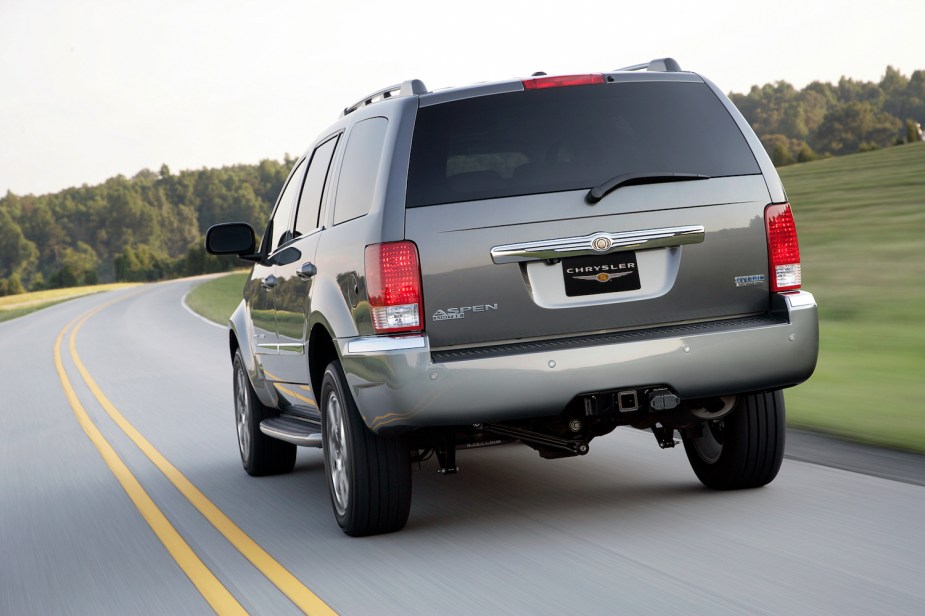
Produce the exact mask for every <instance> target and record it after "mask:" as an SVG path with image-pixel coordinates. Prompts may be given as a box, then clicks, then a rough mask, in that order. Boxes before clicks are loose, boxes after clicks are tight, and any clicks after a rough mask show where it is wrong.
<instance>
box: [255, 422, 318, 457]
mask: <svg viewBox="0 0 925 616" xmlns="http://www.w3.org/2000/svg"><path fill="white" fill-rule="evenodd" d="M260 431H261V432H263V433H264V434H266V435H267V436H271V437H273V438H276V439H279V440H281V441H286V442H287V443H292V444H293V445H298V446H299V447H316V448H318V449H320V448H321V427H320V426H318V425H317V424H313V423H309V422H307V421H302V420H299V419H293V418H291V417H270V418H269V419H264V420H263V421H261V422H260Z"/></svg>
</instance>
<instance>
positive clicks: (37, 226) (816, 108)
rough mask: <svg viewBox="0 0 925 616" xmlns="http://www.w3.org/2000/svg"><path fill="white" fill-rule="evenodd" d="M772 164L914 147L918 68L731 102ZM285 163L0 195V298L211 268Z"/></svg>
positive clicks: (260, 206)
mask: <svg viewBox="0 0 925 616" xmlns="http://www.w3.org/2000/svg"><path fill="white" fill-rule="evenodd" d="M730 98H731V99H732V101H733V102H734V103H735V104H736V106H738V108H739V109H740V110H741V111H742V113H743V115H744V116H745V118H746V119H747V120H748V121H749V122H750V123H751V125H752V128H754V130H755V132H756V133H757V134H758V136H759V137H760V138H761V141H762V143H763V144H764V146H765V148H766V149H767V150H768V154H769V155H770V156H771V159H772V160H773V161H774V163H775V164H776V165H786V164H790V163H793V162H804V161H809V160H814V159H816V158H820V157H825V156H839V155H843V154H850V153H853V152H859V151H866V150H871V149H876V148H883V147H888V146H891V145H897V144H901V143H908V142H911V141H918V140H920V139H921V132H920V129H919V128H918V122H925V71H922V70H918V71H915V72H914V73H912V76H911V77H908V78H907V77H905V76H904V75H903V74H902V73H900V72H899V71H898V70H896V69H894V68H892V67H887V69H886V72H885V74H884V76H883V78H882V79H881V80H880V81H879V82H878V83H873V82H862V81H855V80H852V79H848V78H845V77H843V78H842V79H840V80H839V82H838V83H837V84H831V83H821V82H818V81H815V82H813V83H811V84H809V85H808V86H806V87H805V88H803V89H802V90H797V89H796V88H794V87H793V86H792V85H790V84H789V83H787V82H785V81H779V82H776V83H774V84H766V85H764V86H761V87H759V86H753V87H752V89H751V90H750V91H749V93H748V94H735V93H732V94H730ZM294 162H295V161H294V160H293V159H290V158H289V157H286V158H284V159H283V160H282V161H273V160H263V161H261V162H260V163H258V164H256V165H235V166H231V167H222V168H220V169H201V170H187V171H181V172H179V173H171V171H170V169H169V168H168V167H167V165H163V166H162V167H161V168H160V170H159V171H158V172H157V173H155V172H153V171H151V170H149V169H144V170H142V171H140V172H138V173H137V174H136V175H135V176H134V177H131V178H126V177H124V176H121V175H120V176H116V177H114V178H110V179H109V180H107V181H106V182H104V183H102V184H99V185H97V186H87V185H84V186H81V187H79V188H68V189H66V190H63V191H61V192H58V193H54V194H47V195H40V196H33V195H26V196H17V195H15V194H13V193H10V192H8V193H7V194H6V196H5V197H3V198H0V295H9V294H15V293H22V292H24V291H27V290H29V291H32V290H39V289H46V288H54V287H68V286H78V285H86V284H95V283H97V282H109V281H129V282H136V281H137V282H145V281H154V280H162V279H166V278H173V277H177V276H184V275H195V274H203V273H210V272H217V271H223V270H226V269H229V268H231V267H234V266H235V262H234V260H233V259H220V258H217V257H214V256H212V255H208V254H206V252H205V250H204V248H203V237H204V235H205V231H206V229H208V228H209V226H211V225H212V224H215V223H217V222H223V221H229V220H238V221H244V222H248V223H250V224H251V225H252V226H254V227H255V228H257V229H262V228H263V226H264V225H265V223H266V219H267V216H268V215H269V212H270V208H271V207H272V205H273V203H274V202H275V200H276V197H277V195H278V194H279V191H280V189H281V188H282V185H283V182H284V181H285V179H286V176H287V175H288V173H289V169H290V167H291V166H292V164H293V163H294Z"/></svg>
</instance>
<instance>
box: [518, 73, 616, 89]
mask: <svg viewBox="0 0 925 616" xmlns="http://www.w3.org/2000/svg"><path fill="white" fill-rule="evenodd" d="M593 83H604V76H603V75H600V74H597V75H558V76H556V77H537V78H535V79H525V80H524V81H523V84H524V90H541V89H543V88H561V87H563V86H587V85H591V84H593Z"/></svg>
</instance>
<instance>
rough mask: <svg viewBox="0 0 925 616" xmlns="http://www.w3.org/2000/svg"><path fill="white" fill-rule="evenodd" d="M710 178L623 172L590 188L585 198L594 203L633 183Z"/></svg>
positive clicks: (700, 175) (677, 174) (708, 177)
mask: <svg viewBox="0 0 925 616" xmlns="http://www.w3.org/2000/svg"><path fill="white" fill-rule="evenodd" d="M709 179H710V176H708V175H702V174H700V173H665V172H656V173H653V172H649V173H623V174H621V175H618V176H617V177H615V178H611V179H609V180H607V181H606V182H604V183H603V184H601V185H600V186H595V187H594V188H592V189H591V190H589V191H588V194H587V195H586V196H585V200H586V201H587V202H588V203H589V204H591V205H594V204H595V203H597V202H598V201H600V200H601V199H603V198H604V197H605V196H606V195H608V194H610V193H612V192H613V191H615V190H616V189H618V188H620V187H621V186H629V185H633V184H660V183H662V182H688V181H690V180H709Z"/></svg>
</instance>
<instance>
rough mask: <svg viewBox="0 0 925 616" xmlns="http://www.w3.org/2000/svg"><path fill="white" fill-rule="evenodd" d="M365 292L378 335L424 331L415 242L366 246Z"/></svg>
mask: <svg viewBox="0 0 925 616" xmlns="http://www.w3.org/2000/svg"><path fill="white" fill-rule="evenodd" d="M366 290H367V294H368V295H369V306H370V311H371V312H372V317H373V328H375V330H376V333H377V334H388V333H395V332H408V331H420V330H422V329H424V325H423V320H422V319H421V313H422V310H423V307H422V305H421V304H422V299H423V298H422V293H421V266H420V263H419V261H418V249H417V246H415V245H414V242H408V241H405V242H391V243H388V244H373V245H372V246H367V247H366Z"/></svg>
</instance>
